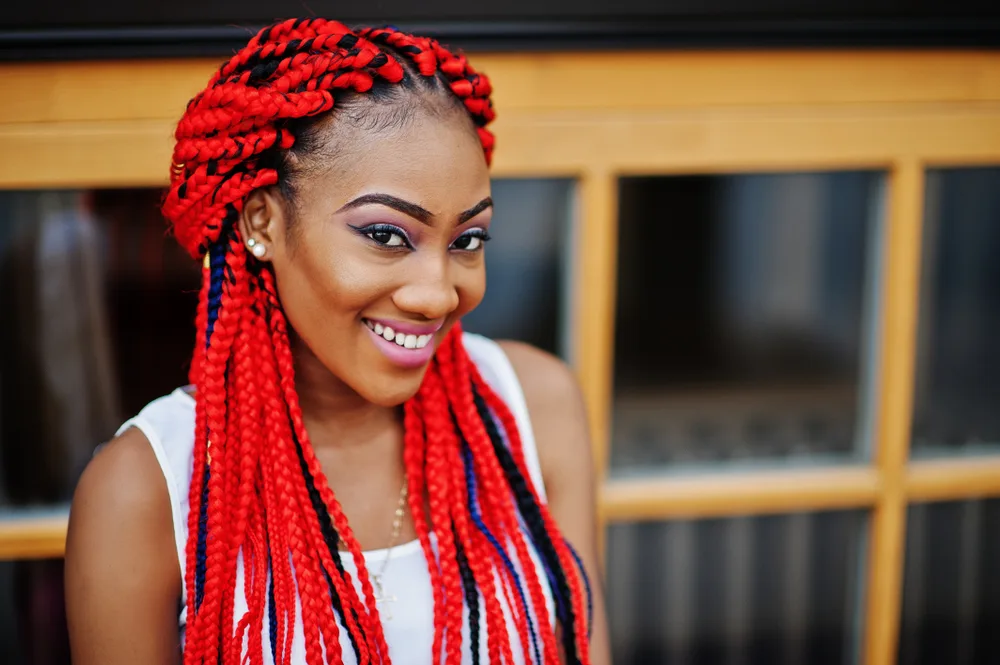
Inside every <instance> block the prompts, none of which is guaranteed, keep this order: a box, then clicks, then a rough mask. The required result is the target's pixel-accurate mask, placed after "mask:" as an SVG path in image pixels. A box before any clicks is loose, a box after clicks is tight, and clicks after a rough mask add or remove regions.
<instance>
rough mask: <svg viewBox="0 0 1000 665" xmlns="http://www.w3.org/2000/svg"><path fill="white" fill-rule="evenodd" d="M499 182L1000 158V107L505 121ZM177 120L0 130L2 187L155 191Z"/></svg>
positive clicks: (518, 117) (521, 116)
mask: <svg viewBox="0 0 1000 665" xmlns="http://www.w3.org/2000/svg"><path fill="white" fill-rule="evenodd" d="M495 129H496V134H497V142H498V143H497V145H498V148H497V152H496V160H495V162H494V166H493V174H494V175H495V176H497V177H507V176H515V177H532V176H535V177H547V176H553V177H566V176H569V177H573V176H576V175H578V174H580V173H582V172H585V171H587V170H596V171H601V172H605V173H616V174H647V175H653V174H666V173H725V172H746V171H762V170H763V171H767V170H795V171H802V170H816V169H837V168H875V169H881V168H887V167H890V166H891V165H892V163H894V161H896V160H898V159H915V160H918V161H921V162H924V163H933V164H935V165H947V164H988V163H997V162H1000V104H992V105H987V106H978V107H971V106H964V107H961V108H934V109H927V108H921V109H916V108H910V107H907V108H895V107H894V108H893V109H890V110H887V109H876V108H868V109H854V110H853V111H850V112H848V111H846V110H842V109H839V110H829V109H827V110H823V109H811V110H810V109H805V110H775V111H768V112H762V111H759V110H746V109H743V110H738V109H734V110H727V111H719V112H712V113H693V112H688V111H683V112H680V111H673V112H668V111H664V112H660V113H628V114H616V113H610V112H596V111H595V112H560V113H547V114H538V113H518V112H508V113H506V114H503V115H501V117H500V119H499V120H498V121H497V124H496V128H495ZM172 132H173V120H166V119H138V120H118V121H93V122H56V123H27V124H6V125H5V124H0V145H2V146H3V155H4V159H3V160H0V188H3V189H13V188H58V187H141V186H146V187H160V186H163V185H165V184H166V179H167V174H168V170H169V165H170V156H171V150H172V148H173V142H172V138H171V136H172Z"/></svg>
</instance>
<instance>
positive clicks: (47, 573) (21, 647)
mask: <svg viewBox="0 0 1000 665" xmlns="http://www.w3.org/2000/svg"><path fill="white" fill-rule="evenodd" d="M0 663H9V664H10V665H69V664H70V658H69V638H68V637H67V635H66V609H65V606H64V604H63V562H62V560H61V559H46V560H41V561H0Z"/></svg>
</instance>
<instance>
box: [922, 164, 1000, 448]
mask: <svg viewBox="0 0 1000 665" xmlns="http://www.w3.org/2000/svg"><path fill="white" fill-rule="evenodd" d="M998 256H1000V168H977V169H947V170H934V171H929V172H928V173H927V205H926V212H925V216H924V233H923V265H922V277H921V287H920V323H919V328H918V332H917V361H916V364H917V367H916V386H915V395H914V410H913V448H914V450H915V452H917V453H927V452H929V451H933V450H934V449H937V450H938V451H944V452H947V451H951V452H955V451H957V450H961V449H966V450H972V449H975V448H977V447H981V446H983V445H988V444H1000V409H997V406H996V405H997V403H998V402H1000V346H998V344H997V340H998V339H1000V261H997V257H998Z"/></svg>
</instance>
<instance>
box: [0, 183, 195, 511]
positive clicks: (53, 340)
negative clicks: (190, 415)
mask: <svg viewBox="0 0 1000 665" xmlns="http://www.w3.org/2000/svg"><path fill="white" fill-rule="evenodd" d="M159 197H160V194H159V192H158V191H156V190H130V191H102V192H79V191H61V192H58V191H45V192H0V276H2V279H3V282H4V284H5V285H6V288H4V289H3V290H0V309H2V311H4V312H7V313H8V317H7V318H6V319H5V324H6V325H4V326H0V335H2V336H3V339H2V342H0V349H2V350H3V351H2V353H0V504H6V505H8V506H11V505H13V506H26V505H32V504H51V503H62V502H68V501H69V498H70V496H71V494H72V490H73V487H74V485H75V483H76V479H77V477H78V475H79V473H80V472H81V471H82V469H83V467H84V466H85V465H86V463H87V462H88V460H89V459H90V456H91V454H92V453H93V450H94V448H95V447H96V446H97V445H98V444H100V443H101V442H103V441H106V440H108V439H109V438H110V437H111V436H112V435H113V434H114V432H115V429H116V428H117V427H118V425H119V424H120V423H121V422H122V421H123V420H124V419H125V418H126V417H127V416H128V415H130V414H133V413H136V412H137V411H138V410H139V409H141V408H142V406H144V405H145V404H146V403H147V402H148V401H150V400H151V399H154V398H155V397H158V396H160V395H162V394H165V393H167V392H169V391H170V390H172V389H173V388H174V387H176V386H178V385H183V383H185V382H186V379H187V376H186V373H187V364H188V362H189V357H190V353H191V349H192V345H193V343H194V328H193V315H194V307H195V303H196V300H197V288H198V280H199V270H198V266H197V264H196V262H194V261H192V260H191V259H190V258H188V257H187V256H186V255H185V254H184V252H183V250H181V249H180V248H179V247H178V246H177V244H176V243H175V242H173V241H172V240H171V239H169V238H166V237H165V233H164V225H163V221H162V219H161V217H160V214H159V211H158V206H157V204H158V201H159Z"/></svg>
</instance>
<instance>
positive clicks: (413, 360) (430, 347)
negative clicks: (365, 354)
mask: <svg viewBox="0 0 1000 665" xmlns="http://www.w3.org/2000/svg"><path fill="white" fill-rule="evenodd" d="M367 321H370V322H371V323H373V324H374V323H380V324H382V326H383V327H389V328H392V329H393V331H394V332H397V333H403V334H404V335H433V334H435V333H436V332H437V331H439V330H440V329H441V326H442V325H443V323H437V324H430V325H420V324H414V323H405V322H402V321H385V320H381V319H367ZM361 325H363V326H364V327H365V330H367V331H368V333H369V334H370V335H371V336H372V341H373V342H374V343H375V346H376V347H378V349H379V351H381V352H382V353H383V354H384V355H385V357H386V358H387V359H388V360H389V361H390V362H391V363H393V364H395V365H398V366H400V367H404V368H406V369H414V368H417V367H421V366H423V365H426V364H427V363H428V362H430V360H431V358H432V357H434V350H435V344H434V339H433V338H431V340H430V341H429V342H428V343H427V345H426V346H425V347H423V348H422V349H407V348H405V347H402V346H400V345H399V344H396V343H395V342H390V341H389V340H387V339H385V338H384V337H382V336H381V335H378V334H376V333H375V331H374V330H372V329H371V328H369V327H368V325H367V324H366V323H364V322H362V324H361Z"/></svg>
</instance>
